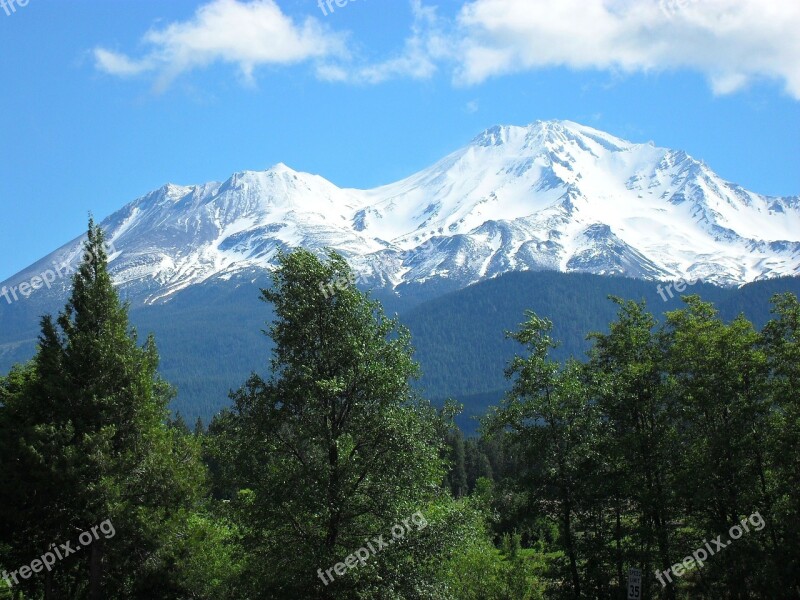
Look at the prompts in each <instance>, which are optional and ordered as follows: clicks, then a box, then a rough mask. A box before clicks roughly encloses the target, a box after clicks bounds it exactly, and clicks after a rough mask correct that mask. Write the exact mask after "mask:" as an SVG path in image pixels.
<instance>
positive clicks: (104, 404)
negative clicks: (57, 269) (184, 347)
mask: <svg viewBox="0 0 800 600" xmlns="http://www.w3.org/2000/svg"><path fill="white" fill-rule="evenodd" d="M85 250H86V253H85V257H84V260H83V262H82V263H81V265H80V267H79V269H78V272H77V273H76V274H75V276H74V277H73V282H72V283H73V290H72V295H71V296H70V299H69V302H68V303H67V305H66V306H65V308H64V311H63V312H62V313H61V314H60V315H59V317H58V319H57V320H55V321H54V320H53V319H52V318H51V317H49V316H47V317H44V318H43V319H42V323H41V325H42V327H41V335H40V338H39V349H38V352H37V354H36V357H35V358H34V360H33V361H32V362H31V363H30V364H29V365H27V366H25V367H23V368H20V369H17V370H15V371H12V373H11V375H10V376H9V377H7V378H4V379H3V380H1V381H0V389H2V392H0V393H1V394H2V404H3V407H2V416H0V427H2V431H1V432H0V440H2V441H0V455H1V456H2V461H0V463H1V464H2V475H1V476H2V478H3V479H4V480H7V481H13V482H15V485H14V486H3V488H2V490H1V491H0V532H1V533H2V538H1V539H2V542H4V543H5V544H7V545H8V547H9V553H8V562H10V563H11V564H16V565H26V564H29V563H31V561H32V560H33V559H35V558H37V557H39V556H41V555H42V554H44V553H45V551H47V550H48V548H49V547H50V545H51V544H58V543H63V542H67V541H72V542H73V544H74V542H75V538H76V536H77V535H78V533H80V532H84V531H89V530H90V529H91V528H92V527H95V526H98V525H99V524H100V523H103V522H105V521H107V520H108V521H110V522H111V523H113V528H114V530H115V535H114V537H105V538H103V537H100V538H99V539H96V540H95V541H94V542H92V543H91V545H90V546H89V547H88V548H85V549H82V551H81V552H80V553H79V554H77V555H75V556H71V557H69V558H66V559H65V560H62V561H59V562H58V563H57V564H56V565H55V567H54V569H53V570H52V572H49V571H47V572H45V573H44V574H42V575H38V576H34V577H32V578H30V579H28V580H20V584H19V586H18V589H20V590H22V591H24V592H25V594H26V595H27V596H30V597H39V595H45V596H47V597H48V598H50V597H54V596H57V597H64V598H67V597H69V598H93V599H94V598H100V597H105V598H111V597H114V598H134V597H139V596H140V595H141V594H145V591H144V590H145V588H146V595H147V597H149V598H160V597H164V598H166V597H174V594H175V590H173V589H171V588H170V586H169V583H168V582H169V580H170V574H169V570H170V567H171V565H169V564H167V563H166V562H164V561H161V560H159V558H158V557H159V556H160V553H161V552H162V550H163V548H164V547H165V546H166V545H168V544H169V543H170V539H169V538H168V536H167V532H168V529H169V528H168V524H169V522H170V520H171V519H173V518H174V512H175V511H180V510H184V511H186V510H191V509H192V507H193V506H194V504H195V503H196V501H197V500H198V498H199V496H200V494H201V493H202V488H203V485H204V470H203V468H202V465H201V464H200V462H199V446H198V445H197V444H196V443H194V442H193V441H192V440H191V439H188V438H186V437H184V436H183V435H182V434H181V432H180V431H179V430H177V429H168V428H167V427H166V426H165V425H164V420H165V418H166V416H167V409H166V406H167V402H168V401H169V399H170V398H171V397H172V395H173V392H172V390H171V388H170V387H169V386H168V385H167V384H166V383H165V382H164V381H163V380H162V379H161V378H160V377H159V376H158V374H157V366H158V354H157V351H156V348H155V343H154V341H153V339H152V338H149V339H148V340H147V341H146V342H145V343H144V345H142V346H139V345H138V341H137V336H136V332H135V331H134V330H132V329H130V328H129V325H128V318H127V306H125V305H122V304H121V303H120V302H119V299H118V297H117V295H116V292H115V291H114V289H113V287H112V285H111V278H110V276H109V274H108V270H107V265H106V255H105V250H104V242H103V233H102V231H101V230H100V229H99V228H98V227H96V226H95V225H94V224H93V223H92V222H91V221H90V223H89V235H88V241H87V242H86V246H85ZM153 581H155V582H156V583H154V584H152V583H151V582H153ZM148 586H149V587H148Z"/></svg>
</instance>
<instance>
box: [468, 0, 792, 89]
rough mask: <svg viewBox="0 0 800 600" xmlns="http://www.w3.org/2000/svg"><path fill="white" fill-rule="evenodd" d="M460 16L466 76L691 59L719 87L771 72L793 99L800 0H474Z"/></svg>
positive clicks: (640, 66) (648, 67) (670, 65)
mask: <svg viewBox="0 0 800 600" xmlns="http://www.w3.org/2000/svg"><path fill="white" fill-rule="evenodd" d="M458 26H459V29H460V34H459V35H460V40H459V42H458V43H459V45H460V47H461V49H462V51H461V52H460V53H459V55H460V56H461V57H462V59H461V60H460V61H459V65H458V67H457V68H456V80H457V81H459V82H461V83H465V84H476V83H480V82H483V81H485V80H486V79H488V78H490V77H496V76H499V75H503V74H507V73H512V72H519V71H525V70H534V69H541V68H547V67H554V66H563V67H568V68H571V69H600V70H621V71H623V72H637V71H655V70H668V69H691V70H694V71H697V72H700V73H702V74H704V75H706V76H707V77H708V79H709V81H710V82H711V85H712V88H713V89H714V91H715V92H716V93H719V94H726V93H731V92H734V91H737V90H739V89H741V88H742V87H744V86H746V85H747V84H748V83H749V82H751V81H752V80H753V79H758V78H771V79H776V80H779V81H782V82H783V83H784V85H785V87H786V90H787V91H788V93H790V94H791V95H792V96H793V97H794V98H797V99H800V36H798V34H797V32H798V31H800V2H795V1H790V0H558V2H552V1H550V0H472V1H470V2H467V3H466V4H465V5H464V6H463V8H462V9H461V11H460V13H459V15H458Z"/></svg>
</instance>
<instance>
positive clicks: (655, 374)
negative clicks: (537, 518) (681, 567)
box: [588, 298, 680, 598]
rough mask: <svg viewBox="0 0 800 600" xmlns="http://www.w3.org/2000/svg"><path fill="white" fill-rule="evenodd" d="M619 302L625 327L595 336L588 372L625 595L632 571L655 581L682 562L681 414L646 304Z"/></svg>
mask: <svg viewBox="0 0 800 600" xmlns="http://www.w3.org/2000/svg"><path fill="white" fill-rule="evenodd" d="M612 300H613V301H614V302H615V303H616V304H617V305H618V306H619V312H618V315H617V320H616V321H615V322H613V323H611V326H610V328H609V333H607V334H601V333H596V334H593V335H592V336H590V338H591V339H593V341H594V345H593V347H592V350H591V352H590V361H589V364H588V370H589V372H590V374H591V377H592V380H593V385H594V397H595V398H596V400H597V403H598V404H597V405H598V409H599V410H600V411H601V413H602V414H603V415H604V423H605V436H604V441H603V444H602V446H603V449H604V451H603V454H604V457H605V458H604V461H603V463H604V465H605V469H604V471H605V473H604V483H603V490H604V493H605V494H607V496H608V499H609V500H610V501H611V503H612V505H613V517H612V518H613V521H614V534H613V537H614V568H615V572H616V575H617V581H618V586H619V588H618V589H621V590H622V591H624V590H625V584H626V578H627V572H628V568H629V567H637V568H640V569H643V571H644V572H645V573H651V572H652V571H653V570H655V569H656V568H657V570H659V571H663V570H664V569H667V568H669V567H670V566H671V565H672V564H673V563H674V562H675V558H674V556H673V552H672V550H673V542H672V537H673V535H674V526H673V523H674V521H675V518H676V517H677V515H678V511H677V507H676V505H675V499H674V494H673V485H674V480H675V464H674V463H675V460H674V457H675V456H676V454H677V452H678V450H679V447H678V445H677V432H676V428H677V423H678V419H679V414H680V413H679V411H678V410H677V408H678V407H677V406H676V404H675V402H674V401H673V400H674V398H673V396H671V395H670V394H668V393H667V390H666V387H665V384H664V378H663V376H662V374H663V368H664V365H663V362H664V361H663V358H662V347H661V345H660V344H659V340H658V338H657V335H656V332H655V329H656V325H657V321H656V319H655V317H654V316H653V315H652V314H650V313H648V312H647V311H646V310H645V306H644V303H637V302H633V301H623V300H621V299H619V298H612ZM631 520H634V521H633V523H631ZM653 584H655V582H654V581H653V579H652V578H651V577H645V578H644V580H643V581H642V586H643V595H644V597H645V598H649V597H651V593H652V592H651V590H650V588H651V586H652V585H653ZM666 584H667V589H666V597H667V598H675V589H674V588H675V586H674V582H669V581H668V580H666ZM624 595H625V596H627V593H626V594H624Z"/></svg>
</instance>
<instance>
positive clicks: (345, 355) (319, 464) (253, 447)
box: [228, 250, 444, 598]
mask: <svg viewBox="0 0 800 600" xmlns="http://www.w3.org/2000/svg"><path fill="white" fill-rule="evenodd" d="M345 281H352V276H351V273H350V270H349V267H348V266H347V263H346V262H345V261H344V259H343V258H342V257H341V256H339V255H337V254H335V253H330V254H329V255H328V257H327V259H325V260H320V259H318V258H317V257H316V256H315V255H314V254H312V253H311V252H308V251H305V250H297V251H294V252H292V253H290V254H282V255H281V256H280V257H279V266H278V268H277V269H276V271H275V272H274V275H273V286H272V288H271V289H270V290H264V291H263V299H264V300H265V301H267V302H270V303H272V304H273V306H274V310H275V321H274V322H273V323H272V325H271V327H270V329H269V335H270V336H271V337H272V339H273V340H274V342H275V348H274V354H273V358H272V361H271V367H272V375H271V376H270V377H269V378H268V379H262V378H261V377H259V376H256V375H254V376H253V377H251V379H250V380H249V381H248V382H247V384H246V385H245V386H244V387H243V388H242V389H240V390H239V391H238V392H236V393H235V394H233V400H234V403H235V409H234V422H233V423H230V424H229V427H228V429H229V431H232V432H234V439H235V442H234V446H235V448H236V449H238V454H237V458H236V465H237V476H238V487H239V489H240V492H239V495H238V504H239V506H240V507H241V514H242V515H243V528H244V529H246V531H247V534H246V535H247V536H248V537H247V544H248V549H249V551H250V553H251V556H252V558H253V561H252V566H251V571H250V573H251V577H252V578H253V580H254V581H258V582H259V585H258V586H257V590H256V591H254V592H253V594H254V597H259V598H288V597H309V598H312V597H319V598H339V597H342V598H344V597H347V598H354V597H362V595H363V594H367V593H368V591H369V590H373V592H370V593H374V590H375V589H380V590H381V593H382V594H384V596H383V597H386V598H393V597H415V596H411V595H408V594H409V593H410V592H409V589H417V590H422V589H426V585H423V584H424V583H425V582H426V581H428V579H426V578H428V577H429V576H430V573H431V571H429V570H428V569H429V568H430V567H431V566H432V565H431V564H430V563H431V562H432V556H431V555H430V553H431V552H433V550H432V549H431V547H429V546H420V545H415V544H413V543H408V544H399V545H394V546H392V547H391V548H389V549H384V550H383V551H381V552H380V553H377V554H375V555H374V556H373V557H371V558H370V560H369V561H367V562H366V564H361V565H359V566H357V568H353V569H349V571H348V572H347V573H346V574H345V575H343V576H342V575H338V574H335V573H332V572H331V571H330V569H331V567H333V566H334V565H335V564H336V563H339V562H341V561H343V560H344V559H345V557H347V556H348V555H350V554H352V553H353V552H355V551H356V550H357V549H358V548H361V547H365V546H366V544H367V542H369V541H370V540H371V539H372V538H373V537H375V536H378V535H379V534H384V535H385V534H386V532H387V531H388V530H389V528H391V527H392V526H393V525H395V524H397V523H401V522H402V520H403V519H407V518H408V517H409V515H411V514H413V513H415V512H417V511H423V513H424V511H425V509H426V506H428V504H429V503H430V502H431V501H432V500H434V499H435V498H436V497H437V495H438V494H441V491H442V490H441V487H440V486H441V481H442V478H443V476H444V464H443V460H442V458H441V451H442V438H441V436H440V431H441V424H440V423H438V422H437V415H436V411H435V410H434V409H433V408H432V407H431V406H430V405H429V404H428V403H426V402H424V401H422V400H420V399H419V398H418V397H417V396H416V394H415V392H414V391H413V389H412V387H411V385H410V381H411V379H412V378H413V377H415V376H416V375H417V365H416V364H415V362H414V361H413V359H412V350H411V346H410V339H409V333H408V332H407V331H406V330H405V329H404V328H403V327H401V326H400V325H399V324H398V323H397V321H396V320H394V319H389V318H387V317H386V316H385V315H384V314H383V311H382V309H381V307H380V305H379V304H378V303H377V302H374V301H372V300H370V299H369V298H367V297H366V296H364V295H363V294H362V293H361V292H360V291H359V290H358V289H357V288H356V287H355V286H353V285H347V286H344V285H339V286H338V287H337V286H334V287H337V289H336V291H335V293H333V294H331V293H330V289H332V288H329V287H328V286H329V284H333V283H335V282H345ZM409 536H410V537H412V536H413V534H409ZM437 544H438V542H437ZM287 549H290V550H289V551H287ZM398 555H400V556H404V557H405V559H404V560H398ZM434 562H435V561H434ZM426 573H427V574H426ZM332 575H333V577H332ZM331 579H333V581H331ZM378 583H380V585H378ZM376 586H378V587H377V588H376ZM418 593H419V594H422V592H418ZM420 597H424V596H420Z"/></svg>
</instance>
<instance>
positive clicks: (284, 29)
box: [94, 0, 346, 86]
mask: <svg viewBox="0 0 800 600" xmlns="http://www.w3.org/2000/svg"><path fill="white" fill-rule="evenodd" d="M143 42H144V44H145V45H146V46H147V47H148V48H149V52H147V54H145V56H143V57H141V58H138V59H136V58H131V57H128V56H126V55H124V54H119V53H115V52H112V51H110V50H108V49H105V48H95V50H94V56H95V65H96V67H97V68H98V69H99V70H101V71H104V72H106V73H109V74H112V75H119V76H130V75H136V74H139V73H143V72H150V71H152V72H156V73H158V75H159V79H160V85H161V86H165V85H167V84H169V82H170V81H172V79H174V78H175V77H176V76H177V75H179V74H181V73H183V72H186V71H190V70H192V69H196V68H200V67H206V66H208V65H210V64H212V63H215V62H227V63H231V64H234V65H236V66H237V67H238V68H239V70H240V72H241V74H242V76H243V77H244V78H245V80H247V81H251V80H252V77H253V70H254V69H255V68H256V67H259V66H262V65H291V64H296V63H301V62H305V61H309V60H319V59H323V58H327V57H332V56H344V55H346V49H345V44H344V39H343V37H342V36H340V35H337V34H335V33H332V32H330V31H329V30H327V29H326V28H324V27H323V26H322V25H321V24H320V23H319V22H318V21H317V20H315V19H313V18H307V19H306V20H305V21H304V22H302V23H296V22H295V21H293V20H292V19H291V18H290V17H288V16H287V15H285V14H284V13H283V12H282V11H281V9H280V7H279V6H278V5H277V4H276V3H275V1H274V0H252V1H251V2H239V1H238V0H213V1H212V2H209V3H208V4H205V5H203V6H201V7H200V8H199V9H198V10H197V12H196V13H195V15H194V17H193V18H192V19H190V20H188V21H185V22H179V23H172V24H170V25H168V26H166V27H165V28H163V29H152V30H150V31H149V32H147V33H146V34H145V36H144V38H143Z"/></svg>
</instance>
